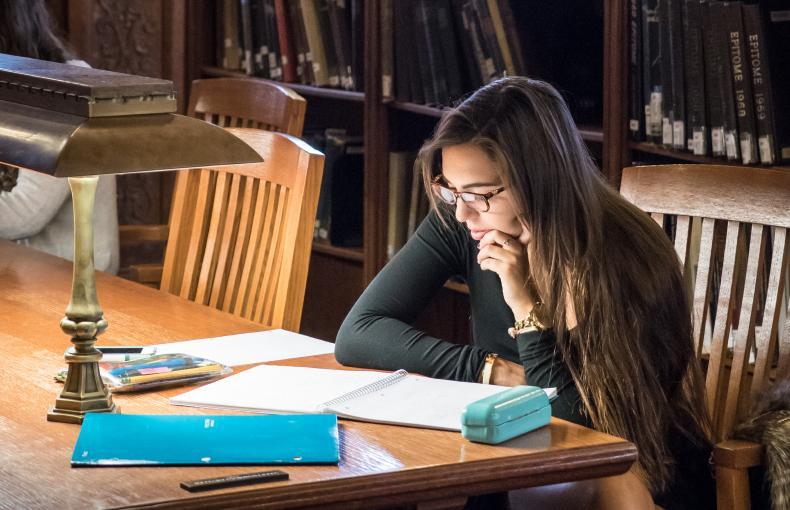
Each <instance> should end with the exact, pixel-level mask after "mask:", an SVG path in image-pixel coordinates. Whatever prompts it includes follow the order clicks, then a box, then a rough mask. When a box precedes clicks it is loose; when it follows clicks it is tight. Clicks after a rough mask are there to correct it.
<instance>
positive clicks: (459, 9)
mask: <svg viewBox="0 0 790 510" xmlns="http://www.w3.org/2000/svg"><path fill="white" fill-rule="evenodd" d="M451 1H452V6H451V7H452V12H453V14H454V15H455V20H456V27H457V28H458V34H459V37H458V38H459V40H460V41H461V50H462V51H463V54H464V57H465V62H466V78H467V80H466V87H465V89H466V90H474V89H477V88H479V87H481V86H482V85H483V83H484V82H483V78H482V75H481V68H480V64H479V62H478V58H477V54H476V53H475V48H474V47H473V43H472V34H471V32H470V28H469V21H468V19H467V15H466V13H465V11H464V3H465V2H464V0H451Z"/></svg>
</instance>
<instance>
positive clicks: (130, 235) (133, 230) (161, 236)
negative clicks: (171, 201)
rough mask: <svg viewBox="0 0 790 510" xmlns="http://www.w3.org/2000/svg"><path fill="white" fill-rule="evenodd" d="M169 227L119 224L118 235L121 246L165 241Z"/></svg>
mask: <svg viewBox="0 0 790 510" xmlns="http://www.w3.org/2000/svg"><path fill="white" fill-rule="evenodd" d="M169 231H170V228H169V227H168V226H167V225H120V226H119V227H118V237H119V238H120V242H121V246H127V245H132V244H139V243H147V242H167V234H168V232H169Z"/></svg>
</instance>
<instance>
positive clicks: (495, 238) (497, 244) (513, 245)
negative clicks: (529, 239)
mask: <svg viewBox="0 0 790 510" xmlns="http://www.w3.org/2000/svg"><path fill="white" fill-rule="evenodd" d="M479 247H480V251H479V252H478V253H477V263H478V264H480V268H481V269H483V270H484V271H493V272H495V273H496V274H498V275H499V280H500V282H501V283H502V296H503V297H504V298H505V303H507V305H508V306H509V307H510V310H511V311H512V312H513V316H514V317H515V318H516V320H519V319H523V318H524V317H526V316H527V314H529V312H530V311H531V310H532V308H533V306H534V305H535V298H534V296H532V293H531V292H530V290H529V287H528V285H527V279H528V277H529V260H528V257H527V247H526V246H524V245H523V244H522V243H521V242H519V240H518V239H516V238H514V237H511V236H509V235H507V234H504V233H502V232H500V231H499V230H491V231H490V232H487V233H486V235H484V236H483V238H482V239H481V240H480V244H479Z"/></svg>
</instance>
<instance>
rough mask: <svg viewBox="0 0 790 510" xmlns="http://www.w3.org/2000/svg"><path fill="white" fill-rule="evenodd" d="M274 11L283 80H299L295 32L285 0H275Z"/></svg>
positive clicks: (291, 81)
mask: <svg viewBox="0 0 790 510" xmlns="http://www.w3.org/2000/svg"><path fill="white" fill-rule="evenodd" d="M274 12H275V18H276V20H277V38H278V40H279V43H280V62H281V64H282V66H283V81H285V82H287V83H294V82H296V81H298V74H297V70H296V62H297V60H296V54H295V53H294V45H293V33H292V31H291V30H290V27H291V24H290V22H289V20H288V12H287V10H286V8H285V0H274Z"/></svg>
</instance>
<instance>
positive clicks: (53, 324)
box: [0, 241, 636, 509]
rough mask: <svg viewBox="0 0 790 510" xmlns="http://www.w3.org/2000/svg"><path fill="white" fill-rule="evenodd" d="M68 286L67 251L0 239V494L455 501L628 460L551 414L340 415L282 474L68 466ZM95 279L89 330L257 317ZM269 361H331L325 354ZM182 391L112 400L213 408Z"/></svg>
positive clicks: (255, 503) (10, 500) (123, 335)
mask: <svg viewBox="0 0 790 510" xmlns="http://www.w3.org/2000/svg"><path fill="white" fill-rule="evenodd" d="M70 286H71V263H70V262H68V261H65V260H63V259H59V258H56V257H52V256H49V255H46V254H42V253H39V252H36V251H34V250H32V249H30V248H26V247H23V246H19V245H16V244H13V243H9V242H6V241H0V348H2V351H3V352H2V355H0V383H1V384H2V387H1V388H0V508H9V509H20V508H26V509H27V508H108V507H132V508H159V509H164V508H245V507H256V508H260V507H265V508H309V507H320V508H378V507H391V506H396V505H413V504H416V505H417V506H418V508H420V507H423V506H424V507H425V508H452V507H460V506H462V505H463V503H464V502H465V501H466V497H467V496H470V495H475V494H485V493H489V492H497V491H504V490H509V489H515V488H520V487H529V486H535V485H543V484H548V483H557V482H563V481H571V480H580V479H588V478H596V477H601V476H608V475H614V474H620V473H623V472H625V471H626V470H627V469H628V468H629V467H630V466H631V464H632V463H633V462H634V461H635V460H636V449H635V447H634V446H633V445H632V444H631V443H628V442H626V441H624V440H622V439H620V438H616V437H612V436H609V435H606V434H602V433H599V432H596V431H593V430H590V429H587V428H584V427H580V426H577V425H574V424H571V423H568V422H565V421H562V420H557V419H553V420H552V423H551V424H550V425H549V426H547V427H543V428H541V429H538V430H536V431H533V432H531V433H529V434H526V435H523V436H521V437H519V438H516V439H513V440H510V441H508V442H505V443H503V444H502V445H499V446H488V445H483V444H475V443H471V442H469V441H467V440H465V439H464V438H463V437H461V435H460V434H458V433H453V432H445V431H438V430H427V429H417V428H408V427H397V426H391V425H380V424H372V423H363V422H355V421H348V420H342V421H341V422H340V441H341V443H340V463H339V465H337V466H334V465H331V466H326V465H323V466H286V467H285V470H287V471H288V473H289V474H290V480H289V481H284V482H276V483H270V484H264V485H253V486H245V487H238V488H232V489H224V490H217V491H211V492H206V493H198V494H192V493H188V492H186V491H184V490H182V489H181V488H180V487H179V483H180V482H181V481H185V480H194V479H199V478H208V477H214V476H222V475H227V474H232V473H245V472H250V471H256V470H260V469H265V468H256V467H254V466H252V467H251V466H246V467H244V466H239V467H215V466H201V467H101V468H72V467H70V464H69V461H70V459H71V454H72V450H73V448H74V443H75V441H76V439H77V435H78V433H79V426H77V425H70V424H64V423H54V422H48V421H46V413H47V409H48V408H49V407H50V406H52V404H53V403H54V401H55V398H56V396H57V395H58V394H59V392H60V389H61V385H59V384H58V383H56V382H55V381H54V379H53V375H54V374H55V373H56V372H57V371H58V370H59V369H61V368H63V367H64V365H65V362H64V360H63V352H64V351H65V349H66V348H67V347H68V346H69V345H70V343H69V340H68V338H67V337H66V335H64V334H63V333H62V332H61V331H60V327H59V325H58V324H59V321H60V319H61V318H62V317H63V315H64V309H65V306H66V304H67V303H68V299H69V296H70ZM97 288H98V293H99V302H100V303H101V305H102V307H103V309H104V314H105V318H106V319H107V320H108V321H109V324H110V326H109V328H108V330H107V332H106V333H105V334H103V335H102V336H100V337H99V342H98V343H99V344H116V345H120V344H125V345H137V344H153V343H161V342H167V341H177V340H185V339H192V338H207V337H215V336H222V335H228V334H233V333H242V332H249V331H258V330H260V329H261V326H260V325H259V324H255V323H253V322H248V321H246V320H243V319H239V318H236V317H233V316H231V315H228V314H225V313H223V312H220V311H217V310H214V309H211V308H209V307H205V306H201V305H198V304H195V303H192V302H189V301H187V300H184V299H182V298H179V297H176V296H172V295H169V294H166V293H163V292H159V291H157V290H154V289H151V288H148V287H144V286H141V285H139V284H136V283H132V282H128V281H125V280H122V279H120V278H117V277H114V276H111V275H108V274H104V273H97ZM279 364H287V365H299V366H314V367H333V368H340V366H339V365H338V364H337V363H336V362H335V361H334V358H333V357H332V356H331V355H324V356H315V357H308V358H300V359H294V360H288V361H283V362H279ZM237 371H238V369H237ZM187 389H188V388H187ZM262 390H263V389H262ZM183 391H185V388H183V387H182V388H174V389H169V390H164V391H158V392H148V393H139V394H116V395H114V400H115V402H116V404H117V405H119V406H120V408H121V412H123V413H127V414H140V413H153V414H163V413H179V414H206V413H218V414H219V412H216V411H206V410H200V409H192V408H185V407H174V406H171V405H169V404H168V398H169V397H171V396H173V395H177V394H179V393H181V392H183ZM139 440H140V441H144V440H145V438H144V437H141V438H139Z"/></svg>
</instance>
